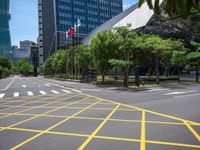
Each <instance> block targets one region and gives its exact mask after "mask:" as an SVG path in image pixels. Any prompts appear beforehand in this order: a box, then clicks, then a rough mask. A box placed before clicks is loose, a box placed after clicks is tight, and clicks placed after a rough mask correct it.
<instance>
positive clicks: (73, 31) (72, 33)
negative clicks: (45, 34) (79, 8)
mask: <svg viewBox="0 0 200 150" xmlns="http://www.w3.org/2000/svg"><path fill="white" fill-rule="evenodd" d="M74 33H75V30H74V28H72V29H71V35H72V36H73V35H74Z"/></svg>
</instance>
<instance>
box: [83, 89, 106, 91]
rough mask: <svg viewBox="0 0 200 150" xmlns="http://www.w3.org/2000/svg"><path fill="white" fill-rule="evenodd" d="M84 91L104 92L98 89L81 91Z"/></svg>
mask: <svg viewBox="0 0 200 150" xmlns="http://www.w3.org/2000/svg"><path fill="white" fill-rule="evenodd" d="M81 90H82V91H94V92H100V91H102V90H98V89H81Z"/></svg>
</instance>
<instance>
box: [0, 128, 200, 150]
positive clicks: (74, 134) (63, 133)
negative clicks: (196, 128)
mask: <svg viewBox="0 0 200 150" xmlns="http://www.w3.org/2000/svg"><path fill="white" fill-rule="evenodd" d="M0 128H4V127H0ZM8 130H13V131H26V132H33V133H47V134H53V135H66V136H76V137H87V138H88V137H90V135H88V134H78V133H67V132H55V131H46V130H44V131H43V130H32V129H24V128H14V127H12V128H8ZM94 138H95V139H105V140H114V141H127V142H138V143H140V142H141V140H140V139H130V138H120V137H110V136H97V135H95V136H94ZM146 143H150V144H158V145H167V146H178V147H189V148H200V145H192V144H182V143H173V142H165V141H152V140H146Z"/></svg>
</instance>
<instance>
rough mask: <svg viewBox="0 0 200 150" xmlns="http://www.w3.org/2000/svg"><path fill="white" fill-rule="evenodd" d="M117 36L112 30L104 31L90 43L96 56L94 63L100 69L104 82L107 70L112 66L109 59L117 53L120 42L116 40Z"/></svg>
mask: <svg viewBox="0 0 200 150" xmlns="http://www.w3.org/2000/svg"><path fill="white" fill-rule="evenodd" d="M115 36H116V35H115V34H113V32H112V31H111V30H108V31H102V32H100V33H98V34H97V35H96V36H95V37H94V38H93V39H92V41H91V44H90V49H91V53H92V55H93V56H94V62H95V64H94V65H95V66H96V67H97V68H98V70H99V71H100V73H101V75H102V81H103V82H104V79H105V74H106V72H107V70H108V69H109V68H110V67H111V65H110V63H109V60H110V59H112V58H114V56H116V53H117V48H118V44H119V43H118V42H117V41H116V40H114V39H115ZM116 39H117V37H116Z"/></svg>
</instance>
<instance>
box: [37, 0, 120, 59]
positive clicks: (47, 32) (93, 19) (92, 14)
mask: <svg viewBox="0 0 200 150" xmlns="http://www.w3.org/2000/svg"><path fill="white" fill-rule="evenodd" d="M122 9H123V7H122V0H49V1H48V2H47V1H46V0H38V11H39V40H40V41H41V43H39V47H40V48H42V49H43V56H44V59H46V58H47V57H48V56H49V55H50V54H52V53H53V52H54V51H55V50H56V49H57V48H65V47H68V46H69V45H72V44H78V43H80V41H81V40H82V38H83V37H85V36H86V35H87V34H88V33H90V32H91V31H92V30H93V29H95V28H96V27H98V26H99V25H101V24H103V23H104V22H106V21H108V20H109V19H111V18H113V17H114V16H116V15H117V14H119V13H121V12H122ZM75 25H76V32H75V34H74V36H73V37H68V38H67V37H66V31H68V30H69V29H72V28H74V27H75Z"/></svg>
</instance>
